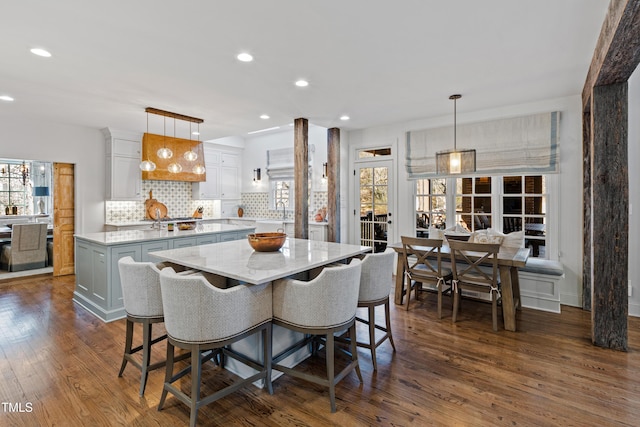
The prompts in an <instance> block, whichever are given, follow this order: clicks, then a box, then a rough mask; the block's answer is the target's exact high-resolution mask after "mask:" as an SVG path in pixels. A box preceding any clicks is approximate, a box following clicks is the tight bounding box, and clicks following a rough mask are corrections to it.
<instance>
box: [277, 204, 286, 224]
mask: <svg viewBox="0 0 640 427" xmlns="http://www.w3.org/2000/svg"><path fill="white" fill-rule="evenodd" d="M280 205H282V222H284V221H285V220H286V219H287V211H286V209H287V205H285V204H284V202H283V201H282V200H280V201H279V202H278V203H276V210H277V209H278V206H280Z"/></svg>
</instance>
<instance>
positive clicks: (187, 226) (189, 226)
mask: <svg viewBox="0 0 640 427" xmlns="http://www.w3.org/2000/svg"><path fill="white" fill-rule="evenodd" d="M194 228H196V223H195V222H180V223H178V230H193V229H194Z"/></svg>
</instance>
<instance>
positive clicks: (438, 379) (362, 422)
mask: <svg viewBox="0 0 640 427" xmlns="http://www.w3.org/2000/svg"><path fill="white" fill-rule="evenodd" d="M73 285H74V277H73V276H66V277H62V278H53V277H51V275H44V276H35V277H27V278H16V279H11V280H9V281H2V282H0V375H1V376H2V378H1V379H0V400H1V402H2V403H1V404H0V425H2V426H36V425H40V426H101V425H104V426H110V425H127V426H130V425H131V426H173V425H186V424H188V420H189V415H188V410H187V407H186V406H185V405H184V404H182V403H179V402H178V401H177V400H176V399H175V398H174V397H171V396H170V397H169V398H168V400H167V403H166V404H165V408H164V409H163V410H162V411H160V412H158V411H157V409H156V408H157V404H158V399H159V397H160V392H161V389H162V381H163V378H164V372H163V370H158V371H153V372H151V374H150V375H149V383H148V384H147V390H146V394H145V397H143V398H140V397H139V396H138V388H139V379H140V374H139V371H137V370H136V369H135V368H134V367H132V366H131V365H130V366H128V367H127V369H126V370H125V373H124V376H123V377H122V378H118V377H117V374H118V369H119V367H120V362H121V357H122V349H123V346H124V336H125V323H124V320H120V321H116V322H112V323H103V322H101V321H100V320H98V319H97V318H95V317H94V316H92V315H91V314H90V313H88V312H87V311H85V310H84V309H83V308H82V307H79V306H77V305H75V304H74V303H73V302H72V301H71V297H72V293H73ZM448 303H449V300H448V299H445V306H448ZM391 316H392V318H393V332H394V338H395V343H396V347H397V349H398V351H397V353H393V352H392V351H391V346H390V345H389V344H388V343H385V344H383V345H382V346H381V347H379V356H378V366H379V370H378V372H377V373H374V372H373V370H372V365H371V360H370V356H369V354H368V353H367V352H366V351H365V350H363V349H361V350H360V351H359V357H360V364H361V367H362V374H363V377H364V384H362V385H361V384H360V383H359V382H358V380H357V377H356V375H355V373H353V374H351V375H349V376H348V377H347V378H345V379H344V380H343V381H342V382H341V383H340V384H339V385H338V387H337V391H336V395H337V407H338V411H337V413H334V414H332V413H331V412H330V409H329V399H328V391H327V390H326V389H324V388H322V387H318V386H315V385H311V384H309V383H306V382H303V381H299V380H296V379H293V378H291V377H286V376H283V377H281V378H279V379H277V380H276V381H275V382H274V395H272V396H271V395H269V394H268V393H266V392H265V391H263V390H261V389H258V388H255V387H250V388H244V389H241V390H240V391H239V392H236V393H234V394H232V395H230V396H228V397H226V398H224V399H222V400H220V401H217V402H214V403H212V404H211V405H208V406H206V407H204V408H202V409H201V410H200V415H199V418H198V421H199V425H209V426H217V425H225V426H227V425H243V426H286V425H290V426H294V425H295V426H305V425H309V426H325V425H336V426H367V425H382V426H405V425H442V426H499V425H510V426H516V425H520V426H534V425H535V426H543V425H548V426H559V425H572V426H605V425H606V426H613V425H636V426H637V425H639V424H640V357H639V353H638V350H639V349H640V319H637V318H630V319H629V348H630V350H629V352H626V353H624V352H617V351H612V350H605V349H601V348H597V347H594V346H592V345H591V341H590V328H589V323H590V320H589V319H590V313H589V312H584V311H582V310H580V309H576V308H571V307H563V312H562V314H561V315H559V314H551V313H544V312H540V311H535V310H529V309H523V310H522V311H521V312H519V313H518V328H519V331H518V332H507V331H504V330H500V331H499V332H497V333H494V332H492V331H491V306H490V305H488V304H484V303H479V302H473V301H467V300H465V301H464V303H463V312H462V313H461V315H460V318H459V321H458V323H457V324H455V325H452V324H451V318H450V311H447V310H445V316H446V317H445V318H443V319H442V320H438V319H437V317H436V314H435V295H427V296H426V298H425V297H423V301H422V302H418V303H415V304H414V303H412V306H411V310H410V311H409V312H405V311H404V309H401V308H400V309H398V308H395V307H392V312H391ZM138 332H139V330H136V333H138ZM157 332H160V331H157ZM163 351H164V347H162V351H161V352H159V353H156V354H155V355H154V359H161V358H163V356H164V354H163ZM305 364H306V366H308V369H310V370H315V369H318V368H321V367H322V364H321V363H320V362H316V361H315V360H310V361H308V362H305ZM212 375H215V376H212ZM204 376H205V377H206V378H210V379H208V380H207V385H205V386H204V387H203V391H204V392H209V391H210V390H211V387H216V386H219V385H221V384H227V383H229V382H231V381H233V378H234V377H233V375H230V374H227V373H225V372H224V371H223V372H220V369H219V368H217V367H215V366H213V365H212V364H209V366H208V368H207V369H206V370H205V373H204ZM188 379H189V377H188V376H187V378H185V379H183V381H184V383H183V389H185V390H188V385H187V381H188ZM21 411H22V412H21Z"/></svg>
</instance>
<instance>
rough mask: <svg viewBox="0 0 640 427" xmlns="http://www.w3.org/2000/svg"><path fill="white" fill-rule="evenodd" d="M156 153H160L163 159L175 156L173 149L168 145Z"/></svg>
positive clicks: (159, 155)
mask: <svg viewBox="0 0 640 427" xmlns="http://www.w3.org/2000/svg"><path fill="white" fill-rule="evenodd" d="M156 154H158V157H160V158H161V159H170V158H171V157H173V151H171V150H169V149H168V148H167V147H162V148H161V149H159V150H158V152H157V153H156Z"/></svg>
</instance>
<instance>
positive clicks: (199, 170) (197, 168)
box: [193, 165, 206, 175]
mask: <svg viewBox="0 0 640 427" xmlns="http://www.w3.org/2000/svg"><path fill="white" fill-rule="evenodd" d="M205 171H206V170H205V168H204V165H195V166H194V167H193V173H195V174H196V175H202V174H204V173H205Z"/></svg>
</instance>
